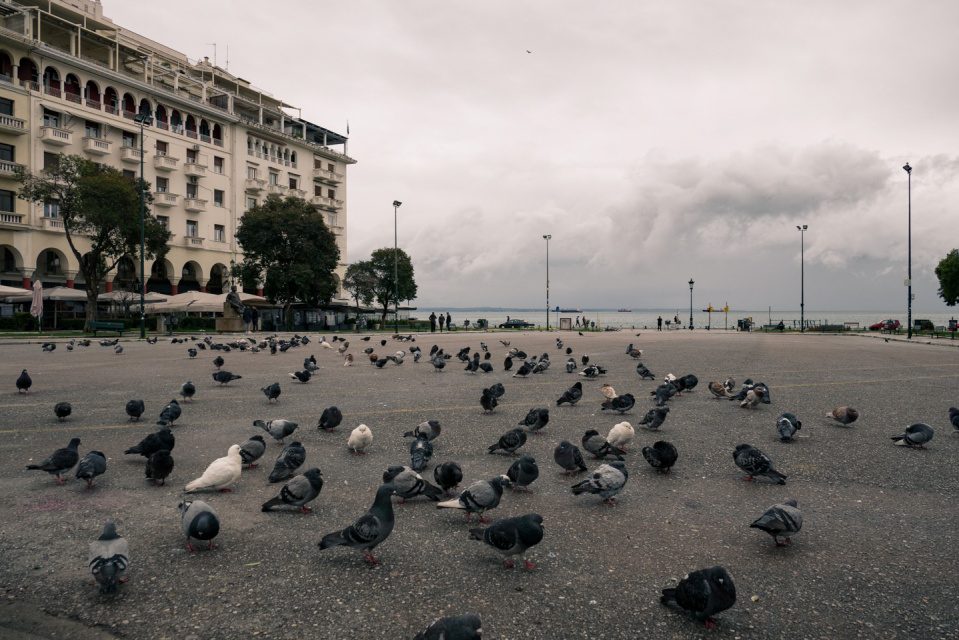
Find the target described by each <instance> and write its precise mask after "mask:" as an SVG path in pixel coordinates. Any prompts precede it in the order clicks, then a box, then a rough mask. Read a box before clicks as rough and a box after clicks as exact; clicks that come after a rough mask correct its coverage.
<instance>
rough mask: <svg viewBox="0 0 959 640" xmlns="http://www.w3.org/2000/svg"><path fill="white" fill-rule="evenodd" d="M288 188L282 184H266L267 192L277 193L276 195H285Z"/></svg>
mask: <svg viewBox="0 0 959 640" xmlns="http://www.w3.org/2000/svg"><path fill="white" fill-rule="evenodd" d="M288 189H289V187H284V186H283V185H282V184H270V185H267V186H266V192H267V193H270V194H273V195H277V196H284V195H286V192H287V190H288Z"/></svg>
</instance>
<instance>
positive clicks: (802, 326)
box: [796, 224, 809, 333]
mask: <svg viewBox="0 0 959 640" xmlns="http://www.w3.org/2000/svg"><path fill="white" fill-rule="evenodd" d="M796 228H797V229H799V333H805V331H806V274H805V270H806V262H805V260H806V245H805V240H806V238H805V234H806V229H808V228H809V225H808V224H804V225H802V226H799V225H798V224H797V225H796Z"/></svg>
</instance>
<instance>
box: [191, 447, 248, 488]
mask: <svg viewBox="0 0 959 640" xmlns="http://www.w3.org/2000/svg"><path fill="white" fill-rule="evenodd" d="M242 469H243V458H241V457H240V445H238V444H233V445H230V450H229V451H228V452H227V454H226V457H223V458H217V459H216V460H214V461H213V462H211V463H210V466H209V467H207V468H206V471H204V472H203V475H202V476H200V477H199V478H197V479H196V480H194V481H193V482H191V483H190V484H188V485H187V486H186V491H188V492H189V491H196V490H197V489H209V488H212V489H219V490H220V491H230V489H229V485H231V484H233V483H234V482H236V481H237V480H239V479H240V473H241V470H242Z"/></svg>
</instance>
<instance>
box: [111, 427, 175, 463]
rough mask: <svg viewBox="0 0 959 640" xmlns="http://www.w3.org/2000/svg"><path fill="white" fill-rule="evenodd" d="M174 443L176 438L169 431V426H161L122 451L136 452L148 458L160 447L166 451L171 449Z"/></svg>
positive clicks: (126, 452)
mask: <svg viewBox="0 0 959 640" xmlns="http://www.w3.org/2000/svg"><path fill="white" fill-rule="evenodd" d="M175 444H176V438H175V437H174V436H173V432H172V431H170V427H169V426H166V425H164V426H161V427H160V428H159V429H157V430H156V431H155V432H154V433H151V434H150V435H148V436H146V437H145V438H143V440H140V442H138V443H137V444H135V445H134V446H132V447H130V448H129V449H127V450H126V451H124V452H123V453H125V454H129V453H138V454H140V455H141V456H143V457H144V458H149V457H150V456H152V455H153V454H154V453H156V452H157V451H159V450H161V449H166V450H167V451H173V446H174V445H175Z"/></svg>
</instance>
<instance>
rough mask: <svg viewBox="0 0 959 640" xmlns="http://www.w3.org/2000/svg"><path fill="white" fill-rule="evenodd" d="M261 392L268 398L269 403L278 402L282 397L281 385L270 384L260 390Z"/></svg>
mask: <svg viewBox="0 0 959 640" xmlns="http://www.w3.org/2000/svg"><path fill="white" fill-rule="evenodd" d="M260 391H262V392H263V395H265V396H266V400H267V402H273V401H275V400H278V399H279V397H280V391H281V390H280V383H279V382H274V383H273V384H269V385H267V386H265V387H263V388H262V389H260Z"/></svg>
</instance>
